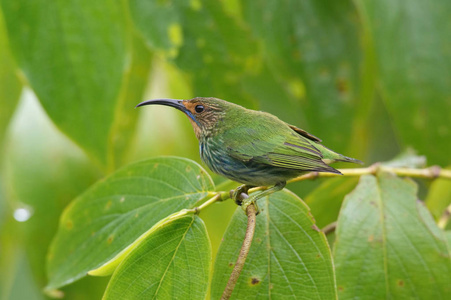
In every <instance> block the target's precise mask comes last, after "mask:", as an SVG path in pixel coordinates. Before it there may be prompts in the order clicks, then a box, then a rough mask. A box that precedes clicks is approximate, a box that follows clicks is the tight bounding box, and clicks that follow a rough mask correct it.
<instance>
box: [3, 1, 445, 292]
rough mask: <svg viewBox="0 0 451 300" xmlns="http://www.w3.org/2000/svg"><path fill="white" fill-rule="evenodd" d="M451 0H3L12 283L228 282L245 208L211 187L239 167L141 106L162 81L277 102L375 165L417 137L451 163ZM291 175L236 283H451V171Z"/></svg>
mask: <svg viewBox="0 0 451 300" xmlns="http://www.w3.org/2000/svg"><path fill="white" fill-rule="evenodd" d="M450 6H451V2H450V1H446V0H436V1H432V2H425V1H420V0H412V1H408V2H407V1H401V0H394V1H393V0H391V1H389V0H381V1H367V0H354V1H350V0H347V1H326V0H303V1H296V0H288V1H276V0H266V1H263V0H255V1H239V0H233V1H220V2H218V1H206V0H181V1H143V0H122V1H105V0H100V1H87V0H82V1H75V0H67V1H59V0H58V1H50V2H49V1H43V0H36V1H27V0H0V65H1V66H2V67H1V68H0V98H1V99H2V109H1V110H0V147H1V149H0V155H2V163H1V172H0V197H1V199H0V232H1V240H0V241H1V243H0V268H1V271H0V298H5V299H10V298H11V299H20V298H26V299H43V298H47V297H49V296H62V295H63V294H64V295H65V296H66V298H68V299H86V297H90V298H99V297H100V296H101V295H102V294H103V295H104V297H105V299H125V298H128V299H136V298H139V297H142V296H145V297H151V296H158V297H159V298H170V297H178V298H183V299H185V298H186V299H188V298H192V299H199V298H208V297H210V298H212V299H217V298H220V296H221V292H222V290H223V289H224V286H225V284H226V282H227V279H228V276H229V274H230V272H231V269H232V268H233V265H234V263H235V260H236V257H237V253H238V252H239V248H240V244H241V241H242V239H243V235H244V231H245V215H244V213H243V212H242V210H241V209H240V208H236V207H235V205H234V204H233V203H231V201H227V202H224V203H218V204H214V205H212V204H213V203H214V202H215V201H212V200H211V199H213V200H217V199H216V198H214V197H216V196H218V195H222V194H221V193H222V192H225V191H228V190H229V189H231V188H234V187H236V186H237V184H235V183H231V182H228V181H223V179H222V178H219V177H218V176H216V175H212V176H210V175H209V174H208V172H207V171H206V170H204V169H203V168H202V166H201V165H199V164H198V163H196V161H197V162H199V156H198V154H197V141H196V139H195V136H194V134H193V132H192V130H191V128H190V124H189V122H188V121H187V120H186V119H184V117H183V116H182V115H181V114H179V113H177V112H174V111H172V110H170V109H166V108H164V107H163V108H160V107H152V108H149V109H140V110H135V109H133V108H134V106H135V105H136V104H137V103H139V102H140V101H141V100H144V99H149V98H150V97H152V98H153V97H162V98H169V97H179V98H180V97H183V98H191V97H193V96H215V97H218V98H222V99H226V100H229V101H231V102H235V103H238V104H241V105H244V106H246V107H248V108H254V109H261V110H265V111H268V112H271V113H273V114H275V115H277V116H278V117H280V118H281V119H283V120H285V121H287V122H290V123H293V124H295V125H297V126H299V127H301V128H303V129H306V130H308V131H310V132H311V133H312V134H314V135H317V136H319V137H320V138H321V139H322V140H323V141H324V144H325V145H326V146H328V147H330V148H332V149H334V150H337V151H338V152H341V153H343V154H346V155H348V156H353V157H356V158H359V159H361V160H363V161H365V162H366V163H367V164H368V165H369V164H372V163H375V162H378V161H387V160H390V159H391V158H392V157H394V156H395V155H397V154H399V153H400V152H402V151H403V150H405V149H407V148H408V147H413V148H414V149H417V150H418V151H419V154H421V155H422V156H425V157H426V158H427V161H428V163H429V164H439V165H440V166H442V167H447V166H450V165H451V160H450V158H449V149H451V127H450V125H449V120H450V119H451V85H450V84H449V83H450V82H451V73H450V72H449V70H450V69H451V47H450V43H449V38H448V37H449V36H451V27H450V26H449V25H448V23H449V22H448V19H449V17H448V13H447V12H448V11H450V10H451V7H450ZM21 91H22V94H21ZM162 155H176V156H178V157H175V156H172V157H169V156H162ZM150 157H153V158H150ZM180 157H184V158H180ZM143 159H144V160H143ZM417 160H418V157H417V156H413V155H409V156H407V157H404V158H403V159H397V160H396V161H395V162H390V163H391V164H398V165H399V164H401V165H402V166H405V167H410V168H415V167H418V164H417ZM213 182H215V183H216V184H214V183H213ZM288 188H289V189H290V190H291V192H290V191H289V190H284V191H281V192H278V193H276V194H273V195H271V196H270V197H269V198H264V199H261V200H260V201H261V203H260V207H261V208H262V209H263V210H262V212H261V214H260V215H258V216H257V230H256V233H255V239H254V242H253V244H252V247H251V251H250V254H249V257H248V260H247V262H246V265H245V267H244V270H243V273H242V275H241V276H240V278H239V281H238V284H237V286H236V288H235V290H234V294H233V297H234V298H236V299H241V298H247V297H251V296H255V297H257V296H258V297H259V298H275V299H277V298H283V297H289V296H293V297H300V296H303V297H306V298H309V299H314V298H315V299H316V298H318V299H319V298H321V299H335V298H336V297H339V298H356V297H357V296H360V297H363V298H374V299H381V298H421V299H430V298H432V297H436V298H443V299H445V298H448V297H449V294H451V291H450V290H449V284H448V282H449V278H450V277H451V260H450V252H449V249H450V248H451V243H450V241H451V239H450V236H451V233H450V231H449V229H451V228H450V227H451V225H450V224H451V222H448V219H447V217H446V213H445V211H450V210H451V209H450V204H451V184H450V183H449V180H447V179H437V180H436V181H434V182H432V183H431V182H430V180H427V179H426V180H418V181H416V182H414V181H412V180H410V179H401V178H399V177H397V176H396V175H394V174H387V173H383V172H381V173H378V174H373V175H365V176H362V177H361V178H360V179H358V178H356V177H354V178H349V177H343V178H334V179H318V180H317V181H314V182H305V181H303V182H299V183H293V184H291V185H289V186H288ZM300 197H301V198H304V199H305V202H304V201H303V200H301V198H300ZM418 199H420V200H425V204H426V205H425V206H424V205H423V203H422V202H418V201H417V200H418ZM199 206H200V207H202V209H201V210H200V211H196V210H193V208H195V207H199ZM229 220H230V222H229ZM332 222H337V231H336V233H335V235H333V234H330V235H329V234H328V236H327V238H328V239H327V240H326V238H325V235H324V234H323V233H322V232H320V231H319V230H318V227H321V228H322V227H324V226H326V225H328V224H330V223H332ZM437 224H439V226H437ZM221 237H223V241H222V242H220V241H221ZM331 249H332V250H331ZM213 260H214V263H213ZM212 266H213V267H212ZM87 274H90V275H102V276H106V275H111V278H106V279H103V278H99V277H92V276H86V275H87ZM107 284H108V285H107ZM44 288H45V292H46V294H43V292H42V291H43V290H44ZM447 296H448V297H447Z"/></svg>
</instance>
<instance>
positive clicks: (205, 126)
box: [136, 97, 237, 140]
mask: <svg viewBox="0 0 451 300" xmlns="http://www.w3.org/2000/svg"><path fill="white" fill-rule="evenodd" d="M151 104H159V105H166V106H171V107H174V108H176V109H178V110H180V111H182V112H183V113H185V115H187V116H188V119H189V120H190V122H191V124H192V125H193V128H194V132H195V133H196V136H197V138H198V139H199V140H200V139H201V138H202V137H206V136H209V135H211V134H214V133H215V131H216V129H217V126H216V125H217V123H218V122H219V121H220V120H221V119H222V118H223V116H224V115H225V113H226V112H227V111H228V110H229V108H231V107H233V106H237V105H235V104H232V103H229V102H227V101H224V100H221V99H217V98H202V97H197V98H193V99H190V100H176V99H154V100H147V101H144V102H141V103H139V104H138V105H137V106H136V107H139V106H144V105H151Z"/></svg>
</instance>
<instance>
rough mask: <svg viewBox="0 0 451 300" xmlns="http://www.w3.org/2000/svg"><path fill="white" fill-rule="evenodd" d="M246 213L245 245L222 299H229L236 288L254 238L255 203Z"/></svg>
mask: <svg viewBox="0 0 451 300" xmlns="http://www.w3.org/2000/svg"><path fill="white" fill-rule="evenodd" d="M246 214H247V229H246V234H245V236H244V241H243V245H242V246H241V251H240V255H239V256H238V259H237V260H236V263H235V267H234V268H233V271H232V274H230V278H229V281H228V282H227V285H226V287H225V289H224V292H223V293H222V297H221V300H227V299H229V298H230V296H231V295H232V292H233V289H234V288H235V285H236V282H237V281H238V277H239V276H240V273H241V271H242V270H243V267H244V262H245V261H246V258H247V255H248V253H249V249H250V248H251V244H252V239H253V238H254V232H255V222H256V216H257V211H256V209H255V206H254V204H253V203H251V204H249V206H248V207H247V208H246Z"/></svg>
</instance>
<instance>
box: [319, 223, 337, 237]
mask: <svg viewBox="0 0 451 300" xmlns="http://www.w3.org/2000/svg"><path fill="white" fill-rule="evenodd" d="M336 227H337V222H332V223H330V224H328V225H326V226H325V227H324V228H323V229H321V231H322V232H324V234H325V235H328V234H329V233H332V232H334V231H335V228H336Z"/></svg>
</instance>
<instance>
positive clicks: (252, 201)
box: [241, 197, 260, 215]
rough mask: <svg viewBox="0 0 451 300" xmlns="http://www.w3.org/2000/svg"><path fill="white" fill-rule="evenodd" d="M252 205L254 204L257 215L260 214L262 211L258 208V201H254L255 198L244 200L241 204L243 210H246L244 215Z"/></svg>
mask: <svg viewBox="0 0 451 300" xmlns="http://www.w3.org/2000/svg"><path fill="white" fill-rule="evenodd" d="M251 204H253V205H254V206H255V211H256V215H258V214H259V213H260V209H259V208H258V205H257V201H255V199H253V197H249V198H247V199H244V200H243V202H242V204H241V208H242V209H243V210H244V213H246V214H247V207H248V206H249V205H251Z"/></svg>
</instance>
